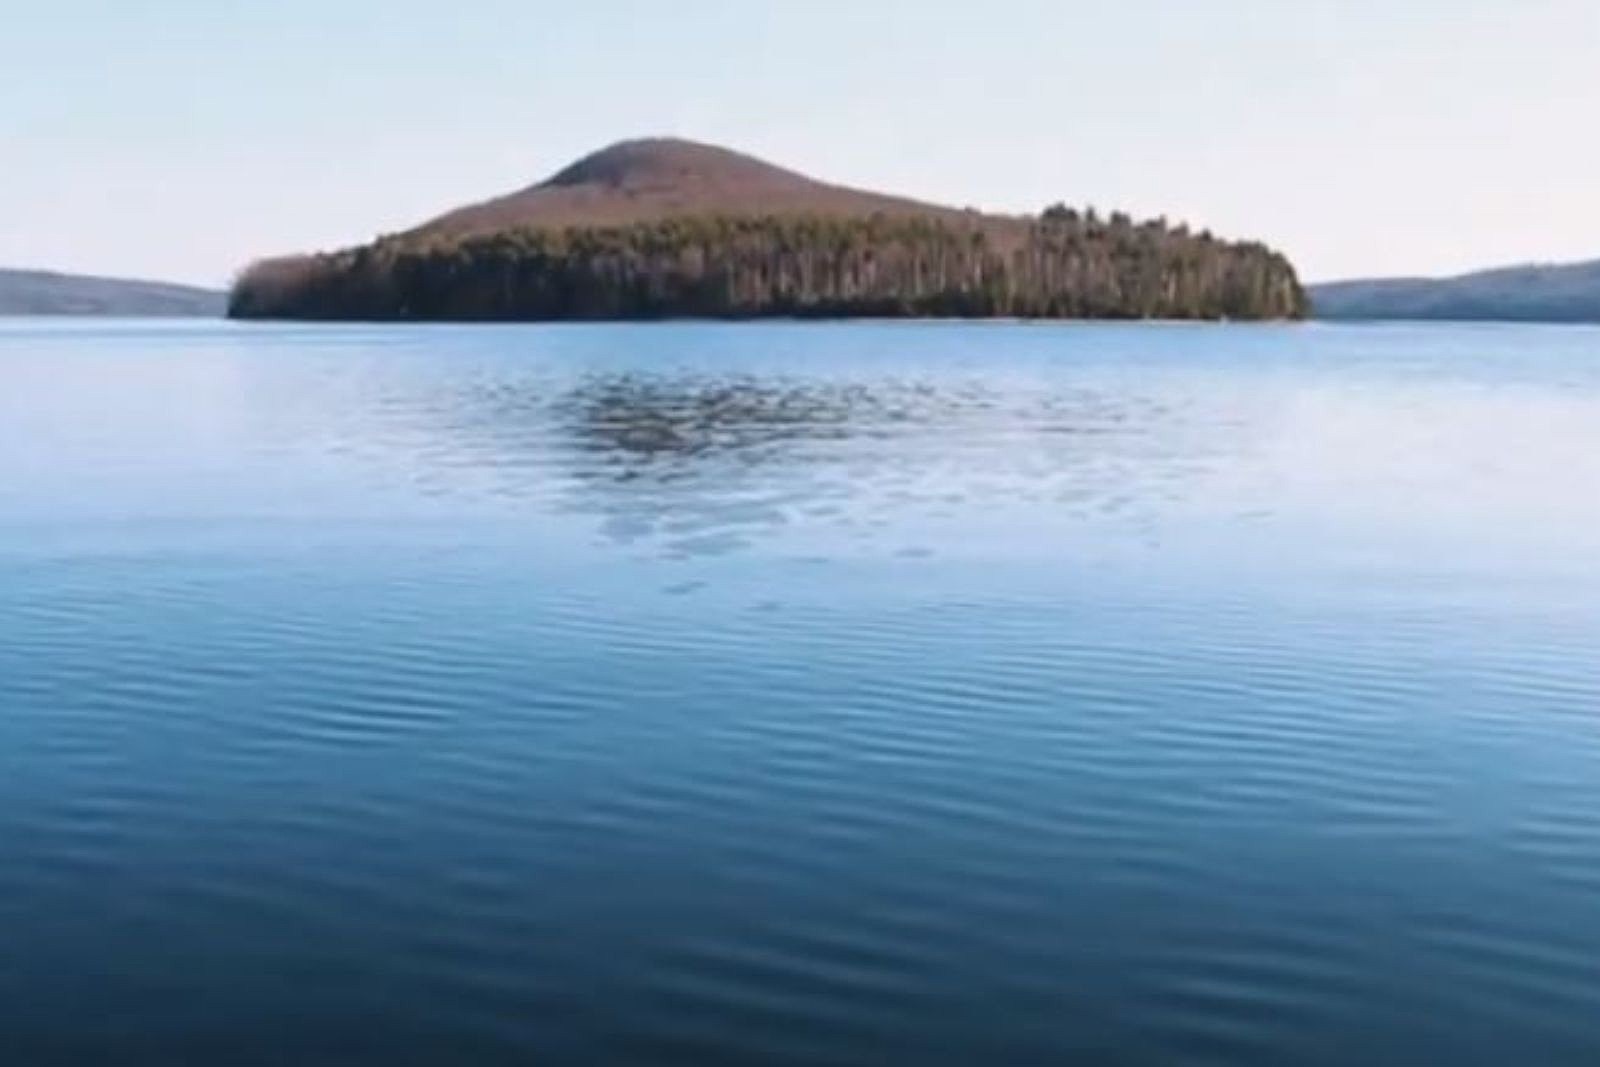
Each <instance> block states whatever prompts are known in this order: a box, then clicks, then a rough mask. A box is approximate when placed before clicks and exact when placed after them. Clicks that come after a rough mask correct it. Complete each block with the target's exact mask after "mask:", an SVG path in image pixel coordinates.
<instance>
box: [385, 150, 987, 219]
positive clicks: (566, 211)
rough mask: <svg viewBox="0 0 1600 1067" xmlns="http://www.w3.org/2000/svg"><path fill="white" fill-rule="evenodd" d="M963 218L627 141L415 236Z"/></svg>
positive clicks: (735, 159)
mask: <svg viewBox="0 0 1600 1067" xmlns="http://www.w3.org/2000/svg"><path fill="white" fill-rule="evenodd" d="M872 214H883V215H890V216H901V217H907V216H946V217H953V216H959V215H961V214H962V213H961V212H959V211H952V210H951V209H949V208H941V207H938V206H936V205H933V204H924V203H920V202H919V201H916V200H908V199H904V198H902V197H895V196H885V195H883V194H881V193H871V192H866V191H863V190H860V189H851V188H847V187H845V186H842V185H829V184H827V183H826V182H821V181H817V180H816V179H814V178H808V177H806V176H805V175H803V174H799V173H797V172H795V171H792V170H786V169H784V168H783V167H779V166H775V165H774V164H771V163H768V162H766V161H764V160H760V159H757V158H755V157H754V156H747V155H745V154H743V153H741V152H735V151H733V150H731V149H727V148H720V147H718V146H716V145H708V144H700V143H698V142H695V141H684V140H679V139H675V138H660V137H657V138H646V139H642V140H637V141H622V142H620V143H618V144H614V145H611V146H610V147H609V148H603V149H601V150H600V151H598V152H595V153H593V154H592V155H588V156H585V157H584V158H582V159H580V160H578V161H577V162H576V163H573V164H571V165H570V166H568V167H566V168H564V169H563V170H560V171H558V172H556V173H555V174H554V175H552V176H551V177H549V178H547V179H545V180H544V181H541V182H539V183H537V184H535V185H530V186H528V187H527V188H525V189H521V190H518V191H517V192H514V193H510V194H509V195H506V196H501V197H496V198H494V199H492V200H485V201H483V202H482V203H479V204H471V205H468V206H467V207H462V208H457V209H455V210H454V211H450V212H448V213H446V214H444V215H441V216H440V217H438V218H436V219H434V220H432V221H431V222H427V223H424V224H423V225H422V226H419V227H417V228H416V229H415V230H412V231H410V233H411V234H412V235H415V236H429V237H432V236H441V235H450V236H453V237H462V236H469V235H473V234H483V233H493V232H495V231H499V230H510V229H521V228H529V227H539V228H561V227H573V226H623V225H628V224H631V223H638V222H652V221H655V220H658V219H666V218H685V217H696V216H706V215H730V216H760V215H789V216H793V215H815V216H845V217H865V216H869V215H872Z"/></svg>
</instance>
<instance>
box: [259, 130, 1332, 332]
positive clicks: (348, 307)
mask: <svg viewBox="0 0 1600 1067" xmlns="http://www.w3.org/2000/svg"><path fill="white" fill-rule="evenodd" d="M1304 310H1305V295H1304V292H1303V291H1302V289H1301V288H1300V284H1299V281H1298V279H1297V278H1296V276H1295V273H1294V268H1293V267H1292V266H1291V265H1290V264H1289V262H1288V261H1287V260H1286V259H1284V258H1283V257H1282V256H1281V255H1278V254H1277V253H1275V252H1273V251H1271V250H1270V249H1268V248H1266V247H1264V246H1262V245H1259V244H1254V243H1238V242H1229V241H1222V240H1219V239H1217V238H1215V237H1213V236H1212V235H1211V234H1209V233H1192V232H1190V231H1189V230H1188V229H1187V228H1186V227H1183V226H1173V225H1169V224H1167V223H1166V222H1165V221H1151V222H1135V221H1134V220H1132V219H1130V218H1129V217H1128V216H1126V215H1123V214H1121V213H1113V214H1111V215H1109V216H1105V217H1102V216H1100V215H1097V214H1096V213H1095V212H1093V211H1083V212H1079V211H1076V210H1073V209H1070V208H1067V207H1064V206H1057V207H1053V208H1050V209H1047V210H1046V211H1045V212H1043V213H1042V214H1040V215H1038V216H1026V217H1024V216H1002V215H986V214H980V213H978V212H976V211H970V210H961V209H957V208H951V207H942V206H939V205H935V204H926V203H922V202H919V201H916V200H911V199H906V198H904V197H896V196H889V195H886V194H882V193H874V192H867V191H864V190H859V189H851V188H847V187H844V186H839V185H831V184H828V183H826V182H821V181H817V180H815V179H812V178H809V177H806V176H805V175H802V174H798V173H796V172H794V171H791V170H785V169H783V168H781V167H777V166H774V165H772V164H770V163H766V162H763V161H761V160H759V159H755V158H753V157H751V156H747V155H743V154H741V153H738V152H733V151H730V150H728V149H726V148H718V147H716V146H713V145H705V144H698V143H695V142H692V141H682V140H673V139H660V138H656V139H648V140H640V141H625V142H622V143H620V144H616V145H612V146H611V147H609V148H605V149H602V150H601V151H599V152H596V153H594V154H593V155H590V156H586V157H584V158H583V159H581V160H579V161H578V162H576V163H573V164H572V165H570V166H568V167H566V168H564V169H563V170H561V171H559V172H557V173H556V174H555V175H553V176H552V177H550V178H548V179H546V180H545V181H542V182H539V183H537V184H535V185H531V186H529V187H527V188H524V189H521V190H519V191H517V192H514V193H511V194H509V195H507V196H501V197H497V198H495V199H492V200H486V201H483V202H482V203H477V204H472V205H469V206H467V207H463V208H459V209H456V210H454V211H450V212H448V213H446V214H444V215H441V216H439V217H437V218H435V219H433V220H431V221H429V222H425V223H423V224H422V225H420V226H417V227H416V228H414V229H411V230H408V231H406V232H403V233H399V234H395V235H391V236H387V237H382V238H379V239H377V240H375V241H373V242H372V243H370V244H367V245H364V246H361V247H359V248H352V249H345V250H343V251H338V252H331V253H322V254H315V255H306V256H298V257H290V258H287V259H278V260H269V261H265V262H263V263H259V264H256V265H254V266H252V267H251V268H249V269H248V270H246V271H245V272H244V273H243V274H242V275H241V276H240V279H239V281H238V283H237V284H236V285H235V287H234V290H233V293H232V297H231V300H230V304H229V313H230V314H232V315H234V316H237V317H240V318H307V319H367V320H391V319H402V320H425V319H476V320H560V319H652V318H667V317H681V316H693V317H717V318H744V317H755V316H764V315H783V316H868V315H870V316H912V315H915V316H967V317H984V316H1027V317H1052V318H1066V317H1081V318H1188V319H1193V318H1248V319H1256V318H1296V317H1299V316H1300V315H1301V314H1302V313H1303V312H1304Z"/></svg>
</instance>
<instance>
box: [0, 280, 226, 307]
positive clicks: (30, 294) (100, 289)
mask: <svg viewBox="0 0 1600 1067" xmlns="http://www.w3.org/2000/svg"><path fill="white" fill-rule="evenodd" d="M226 303H227V298H226V296H225V295H224V294H223V293H220V292H216V291H214V290H210V289H199V288H195V287H193V286H188V285H172V284H169V283H166V282H150V281H140V280H137V279H131V278H102V277H98V276H94V275H85V274H60V273H57V272H55V271H44V270H7V269H4V268H0V315H129V316H166V315H170V316H186V317H195V316H213V317H214V316H220V315H221V314H222V313H223V311H224V309H225V307H226Z"/></svg>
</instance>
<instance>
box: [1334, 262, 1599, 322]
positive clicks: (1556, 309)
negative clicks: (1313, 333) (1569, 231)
mask: <svg viewBox="0 0 1600 1067" xmlns="http://www.w3.org/2000/svg"><path fill="white" fill-rule="evenodd" d="M1310 294H1311V307H1312V314H1313V315H1315V316H1316V317H1317V318H1321V319H1461V320H1501V321H1507V322H1600V259H1596V260H1590V261H1588V262H1585V263H1570V264H1564V265H1539V266H1524V267H1503V268H1500V269H1497V270H1485V271H1478V272H1476V273H1473V274H1462V275H1459V276H1457V277H1453V278H1379V279H1373V280H1370V281H1345V282H1329V283H1327V284H1324V285H1313V286H1311V287H1310Z"/></svg>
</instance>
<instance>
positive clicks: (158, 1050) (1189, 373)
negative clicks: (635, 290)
mask: <svg viewBox="0 0 1600 1067" xmlns="http://www.w3.org/2000/svg"><path fill="white" fill-rule="evenodd" d="M0 605H3V611H0V1049H3V1050H4V1053H3V1055H4V1058H5V1059H6V1061H7V1062H12V1063H18V1064H24V1063H25V1064H29V1065H39V1064H50V1063H73V1064H83V1063H101V1062H104V1063H112V1062H115V1063H141V1062H163V1063H178V1062H193V1063H211V1062H215V1063H228V1064H268V1063H272V1064H283V1063H295V1064H321V1063H328V1064H334V1063H337V1064H353V1063H374V1064H412V1063H415V1064H425V1063H426V1064H433V1063H441V1062H460V1063H469V1062H470V1063H478V1064H488V1063H500V1062H504V1063H522V1062H543V1063H561V1062H568V1063H602V1062H604V1063H640V1064H658V1063H669V1062H670V1063H685V1064H688V1063H693V1064H697V1065H705V1064H741V1063H774V1064H781V1063H793V1064H863V1065H865V1064H894V1063H903V1064H918V1065H933V1064H973V1063H985V1062H987V1063H997V1064H1043V1063H1060V1062H1064V1061H1067V1060H1069V1059H1070V1058H1071V1057H1073V1056H1074V1055H1079V1056H1082V1057H1083V1062H1093V1063H1104V1064H1113V1063H1119V1064H1120V1063H1126V1064H1145V1063H1148V1064H1170V1063H1226V1064H1286V1063H1293V1064H1297V1065H1305V1064H1355V1063H1365V1064H1379V1063H1382V1064H1390V1063H1393V1064H1423V1063H1450V1064H1478V1063H1482V1064H1496V1065H1500V1064H1505V1063H1510V1062H1526V1063H1538V1064H1541V1065H1551V1064H1585V1065H1590V1064H1594V1063H1596V1062H1600V330H1594V329H1584V328H1532V327H1492V326H1480V327H1456V326H1409V325H1395V326H1367V327H1328V326H1301V327H1259V328H1257V327H1180V326H1087V325H1061V326H1056V325H1049V326H1046V325H1037V326H1025V325H998V324H990V325H958V324H912V323H904V324H873V325H848V326H834V325H782V324H773V325H749V326H719V325H666V326H565V327H428V328H411V327H396V328H376V327H318V326H282V327H273V326H232V325H227V324H218V323H197V324H171V323H146V324H131V323H63V322H29V321H26V320H13V321H11V322H7V323H0Z"/></svg>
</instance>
